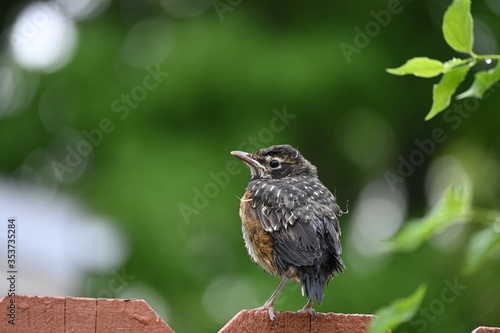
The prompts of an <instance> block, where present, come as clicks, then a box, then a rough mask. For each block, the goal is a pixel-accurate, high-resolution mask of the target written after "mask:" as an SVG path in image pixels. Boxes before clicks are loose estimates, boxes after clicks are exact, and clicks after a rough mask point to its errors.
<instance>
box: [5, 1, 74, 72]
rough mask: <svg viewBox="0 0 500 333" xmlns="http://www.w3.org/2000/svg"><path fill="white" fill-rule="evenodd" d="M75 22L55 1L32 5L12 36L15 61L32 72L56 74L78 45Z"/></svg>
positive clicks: (17, 21) (20, 19) (12, 32)
mask: <svg viewBox="0 0 500 333" xmlns="http://www.w3.org/2000/svg"><path fill="white" fill-rule="evenodd" d="M77 38H78V35H77V30H76V27H75V25H74V23H73V22H72V21H71V20H69V19H68V18H67V17H65V16H64V15H63V12H62V11H61V9H60V7H59V5H58V4H57V3H54V2H35V3H32V4H29V5H28V6H27V7H26V8H24V10H23V11H22V12H21V13H20V14H19V16H18V17H17V19H16V22H15V23H14V26H13V27H12V31H11V34H10V46H11V49H12V53H13V55H14V59H15V60H16V61H17V62H18V63H19V64H20V65H21V66H23V67H25V68H26V69H30V70H40V71H44V72H53V71H55V70H57V69H59V68H61V67H63V66H64V65H65V64H66V63H68V62H69V60H70V59H71V57H72V56H73V54H74V51H75V48H76V44H77Z"/></svg>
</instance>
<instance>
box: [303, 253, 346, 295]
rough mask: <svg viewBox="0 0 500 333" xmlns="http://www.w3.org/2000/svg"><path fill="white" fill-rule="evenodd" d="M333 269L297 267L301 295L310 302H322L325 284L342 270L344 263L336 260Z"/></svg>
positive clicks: (338, 259)
mask: <svg viewBox="0 0 500 333" xmlns="http://www.w3.org/2000/svg"><path fill="white" fill-rule="evenodd" d="M334 261H335V264H334V266H333V267H324V266H323V267H315V265H313V266H302V267H299V271H298V272H297V275H298V276H299V279H300V284H301V285H302V294H305V295H306V296H307V297H308V298H309V299H310V300H312V301H314V299H316V300H317V301H318V303H319V304H321V303H322V302H323V295H324V292H325V284H326V283H327V282H328V281H329V280H330V279H331V278H332V277H333V276H334V275H336V274H338V273H341V272H342V271H343V270H344V263H343V262H342V259H340V257H338V258H336V260H334Z"/></svg>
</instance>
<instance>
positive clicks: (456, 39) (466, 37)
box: [443, 0, 474, 54]
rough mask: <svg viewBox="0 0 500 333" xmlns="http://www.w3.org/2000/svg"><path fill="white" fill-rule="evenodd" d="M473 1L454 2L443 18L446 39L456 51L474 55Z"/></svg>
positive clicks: (455, 0) (457, 0)
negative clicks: (471, 9) (471, 11)
mask: <svg viewBox="0 0 500 333" xmlns="http://www.w3.org/2000/svg"><path fill="white" fill-rule="evenodd" d="M470 4H471V0H453V3H452V4H451V5H450V6H449V7H448V9H447V10H446V13H445V14H444V18H443V35H444V39H445V40H446V42H447V43H448V45H450V46H451V47H452V48H453V49H454V50H456V51H458V52H463V53H469V54H472V45H473V43H474V35H473V31H472V29H473V19H472V15H471V13H470Z"/></svg>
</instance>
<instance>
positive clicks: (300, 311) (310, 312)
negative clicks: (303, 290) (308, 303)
mask: <svg viewBox="0 0 500 333" xmlns="http://www.w3.org/2000/svg"><path fill="white" fill-rule="evenodd" d="M297 312H299V313H304V312H305V313H309V314H310V315H311V316H312V317H313V318H316V311H315V310H314V309H312V308H306V307H304V308H303V309H302V310H299V311H297Z"/></svg>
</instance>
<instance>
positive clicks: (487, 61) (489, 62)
mask: <svg viewBox="0 0 500 333" xmlns="http://www.w3.org/2000/svg"><path fill="white" fill-rule="evenodd" d="M484 62H485V63H486V64H487V65H489V64H491V62H492V60H491V59H486V60H485V61H484Z"/></svg>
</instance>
